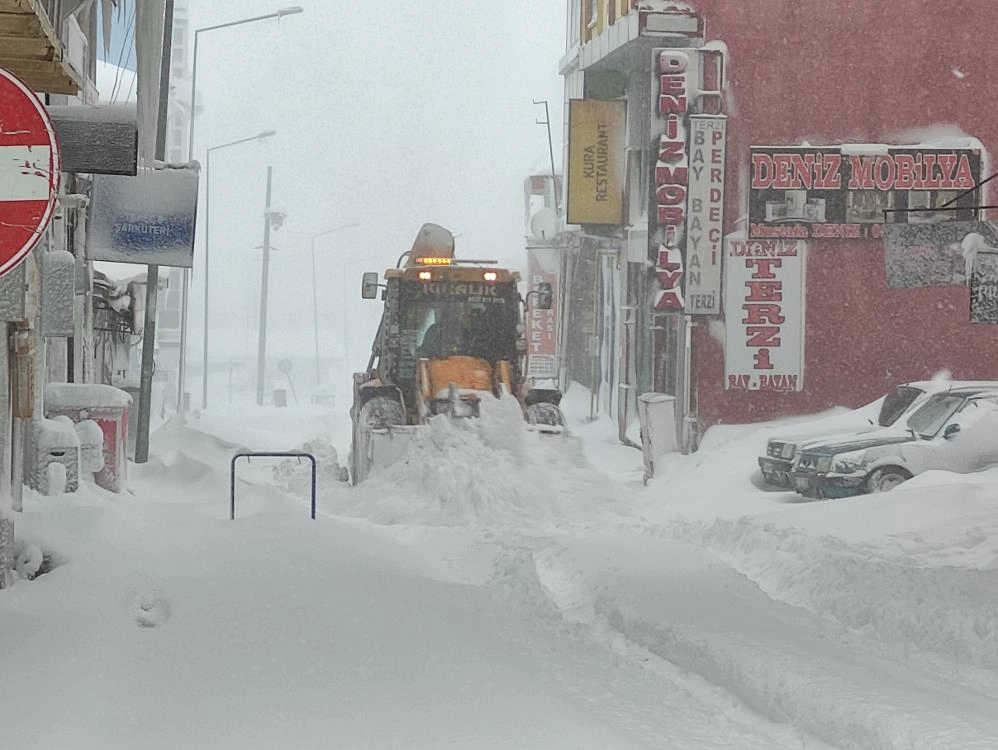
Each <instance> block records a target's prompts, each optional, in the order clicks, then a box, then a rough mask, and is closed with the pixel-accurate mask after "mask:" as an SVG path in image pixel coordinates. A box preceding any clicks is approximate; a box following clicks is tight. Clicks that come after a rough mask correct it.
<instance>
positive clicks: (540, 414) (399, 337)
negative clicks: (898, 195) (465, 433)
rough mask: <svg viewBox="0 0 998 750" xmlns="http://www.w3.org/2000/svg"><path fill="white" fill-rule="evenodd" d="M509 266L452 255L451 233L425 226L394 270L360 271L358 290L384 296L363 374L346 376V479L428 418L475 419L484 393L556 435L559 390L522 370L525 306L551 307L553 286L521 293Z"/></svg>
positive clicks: (388, 458) (361, 474)
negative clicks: (511, 402) (349, 379)
mask: <svg viewBox="0 0 998 750" xmlns="http://www.w3.org/2000/svg"><path fill="white" fill-rule="evenodd" d="M519 281H520V276H519V274H518V273H517V272H515V271H510V270H508V269H504V268H498V267H496V266H495V265H494V261H486V260H463V259H459V258H457V257H455V254H454V236H453V235H452V234H451V233H450V232H449V231H448V230H447V229H445V228H443V227H441V226H438V225H436V224H424V225H423V226H422V228H421V229H420V231H419V234H418V235H417V237H416V240H415V242H414V243H413V246H412V249H411V250H409V251H408V252H407V253H404V254H403V255H402V257H401V258H400V259H399V262H398V264H397V265H396V267H395V268H390V269H388V270H386V271H385V273H384V282H383V283H381V282H380V280H379V278H378V274H377V273H373V272H372V273H366V274H364V280H363V285H362V289H361V296H362V297H363V298H364V299H375V298H377V296H378V290H379V289H380V290H381V299H382V300H383V301H384V310H383V311H382V317H381V323H380V325H379V327H378V332H377V334H376V336H375V340H374V344H373V346H372V349H371V357H370V360H369V361H368V365H367V369H366V370H365V371H364V372H359V373H355V374H354V376H353V404H352V406H351V409H350V416H351V419H352V422H353V439H352V444H351V452H350V477H351V482H352V483H353V484H357V483H358V482H362V481H363V480H364V479H365V478H367V476H368V474H369V473H370V471H371V468H372V467H381V466H385V465H388V464H391V463H394V462H395V461H397V460H398V459H399V458H400V457H401V456H402V455H403V454H404V452H405V449H406V446H407V444H408V442H409V441H410V440H411V438H412V437H413V435H415V434H416V432H417V431H418V430H420V429H422V428H421V425H424V424H425V423H426V422H427V421H428V420H429V419H430V418H432V417H435V416H438V415H447V416H448V417H450V418H453V419H475V418H478V417H479V416H480V414H481V404H482V401H483V400H484V399H498V398H501V397H503V396H504V395H505V394H509V395H511V396H513V397H515V398H516V399H517V401H518V402H519V403H520V407H521V409H522V411H523V417H524V420H525V423H526V425H527V427H528V429H535V430H538V431H540V432H545V433H560V432H562V430H563V428H564V418H563V416H562V413H561V408H560V406H559V404H560V402H561V392H560V391H559V390H555V389H551V388H535V387H532V384H531V383H530V382H529V381H528V380H527V379H526V378H525V377H524V365H525V361H524V360H525V353H526V348H527V347H526V339H525V338H524V325H523V320H524V311H525V309H526V307H527V305H528V304H529V305H530V306H531V307H533V308H535V309H550V307H551V287H550V285H549V284H542V285H540V286H539V288H538V289H535V290H532V291H530V292H529V293H528V294H527V295H526V298H523V297H521V295H520V292H519V288H518V282H519Z"/></svg>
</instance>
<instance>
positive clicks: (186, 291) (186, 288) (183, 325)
mask: <svg viewBox="0 0 998 750" xmlns="http://www.w3.org/2000/svg"><path fill="white" fill-rule="evenodd" d="M201 31H203V29H196V30H195V31H194V52H193V54H192V56H191V103H190V108H189V110H188V112H187V114H188V117H189V119H190V125H189V127H188V130H187V161H188V162H192V161H194V107H195V99H194V96H195V93H196V92H197V84H198V34H200V33H201ZM190 287H191V269H189V268H185V269H184V279H183V284H182V288H181V295H180V353H179V359H178V361H177V414H183V413H184V390H185V382H184V381H186V380H187V306H188V298H189V295H190Z"/></svg>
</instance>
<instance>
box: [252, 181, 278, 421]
mask: <svg viewBox="0 0 998 750" xmlns="http://www.w3.org/2000/svg"><path fill="white" fill-rule="evenodd" d="M273 174H274V168H273V167H270V166H268V167H267V207H266V208H265V209H264V212H263V266H262V268H261V270H260V343H259V345H258V348H257V355H256V356H257V362H256V403H257V405H258V406H263V381H264V378H265V377H266V375H267V275H268V274H269V272H270V218H271V217H270V195H271V184H272V180H273Z"/></svg>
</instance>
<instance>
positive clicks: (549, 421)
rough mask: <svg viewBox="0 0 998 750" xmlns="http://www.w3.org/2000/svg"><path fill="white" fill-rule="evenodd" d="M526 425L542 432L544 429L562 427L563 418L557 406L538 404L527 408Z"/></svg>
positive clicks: (544, 403)
mask: <svg viewBox="0 0 998 750" xmlns="http://www.w3.org/2000/svg"><path fill="white" fill-rule="evenodd" d="M527 424H529V425H532V426H534V427H537V428H538V429H539V430H541V431H542V432H543V431H544V428H545V427H557V428H561V427H564V426H565V417H564V415H562V413H561V409H560V408H559V407H558V406H557V404H551V403H548V402H540V403H537V404H531V405H530V406H528V407H527Z"/></svg>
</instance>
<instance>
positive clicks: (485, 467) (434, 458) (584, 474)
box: [335, 397, 626, 525]
mask: <svg viewBox="0 0 998 750" xmlns="http://www.w3.org/2000/svg"><path fill="white" fill-rule="evenodd" d="M625 496H626V493H625ZM620 497H621V492H620V490H619V489H618V488H616V487H614V486H613V485H611V484H610V482H609V481H608V480H607V479H606V478H605V477H603V476H602V475H600V474H599V473H597V472H596V471H595V470H593V469H591V468H589V467H588V466H587V464H586V462H585V459H584V457H583V455H582V450H581V446H580V444H579V442H578V441H576V440H575V439H573V438H572V437H570V436H565V435H542V434H539V433H534V432H530V431H528V430H527V429H526V426H525V424H524V421H523V415H522V412H521V410H520V405H519V404H518V403H517V401H516V400H515V399H513V398H512V397H509V398H505V399H500V400H485V401H483V402H482V404H481V418H479V419H467V420H461V419H457V420H451V419H449V418H447V417H445V416H439V417H434V418H432V419H431V420H430V422H429V424H427V425H426V429H423V430H419V431H418V432H417V433H416V435H415V436H414V437H413V438H412V440H411V442H410V444H409V446H408V447H407V449H406V452H405V455H404V456H403V458H402V459H401V460H399V461H398V462H397V463H394V464H392V465H391V466H388V467H383V468H381V469H376V470H374V471H373V472H372V475H371V478H370V479H368V480H367V481H366V482H365V483H364V484H363V485H360V486H359V487H358V488H356V489H355V490H353V491H352V492H349V493H341V494H340V496H339V497H338V500H337V501H335V507H336V511H337V512H343V513H348V514H352V515H356V514H359V515H362V516H364V517H366V518H370V519H372V520H376V521H379V522H382V523H421V524H422V523H425V524H430V525H455V524H465V523H478V522H481V523H486V524H491V523H503V522H514V523H522V522H525V521H530V520H535V521H541V520H547V521H551V520H556V519H559V518H562V519H567V518H578V517H580V516H585V515H587V514H590V513H594V512H603V511H613V510H619V509H620V508H621V507H622V505H621V503H620V501H619V500H618V499H616V498H620Z"/></svg>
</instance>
